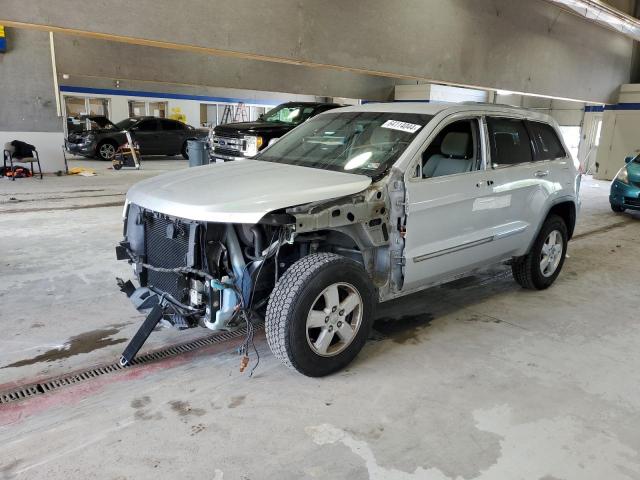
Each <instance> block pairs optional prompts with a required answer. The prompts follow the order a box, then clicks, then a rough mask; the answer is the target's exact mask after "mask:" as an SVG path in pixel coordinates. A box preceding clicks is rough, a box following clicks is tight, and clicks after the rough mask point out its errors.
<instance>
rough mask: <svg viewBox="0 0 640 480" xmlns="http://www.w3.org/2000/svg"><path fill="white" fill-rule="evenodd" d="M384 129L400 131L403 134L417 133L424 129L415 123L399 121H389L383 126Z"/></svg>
mask: <svg viewBox="0 0 640 480" xmlns="http://www.w3.org/2000/svg"><path fill="white" fill-rule="evenodd" d="M382 128H390V129H391V130H400V131H401V132H409V133H416V132H417V131H418V130H420V129H421V128H422V125H416V124H415V123H407V122H399V121H398V120H387V121H386V122H384V123H383V124H382Z"/></svg>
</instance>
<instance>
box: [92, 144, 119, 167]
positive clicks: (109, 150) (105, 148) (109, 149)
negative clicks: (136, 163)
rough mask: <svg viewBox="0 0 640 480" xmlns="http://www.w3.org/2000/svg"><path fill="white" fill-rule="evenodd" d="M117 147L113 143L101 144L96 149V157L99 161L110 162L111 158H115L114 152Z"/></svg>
mask: <svg viewBox="0 0 640 480" xmlns="http://www.w3.org/2000/svg"><path fill="white" fill-rule="evenodd" d="M117 148H118V146H117V145H116V144H115V143H113V142H109V141H107V142H102V143H100V144H99V145H98V147H97V148H96V156H97V157H98V159H100V160H104V161H107V162H111V161H112V160H113V157H115V156H116V150H117Z"/></svg>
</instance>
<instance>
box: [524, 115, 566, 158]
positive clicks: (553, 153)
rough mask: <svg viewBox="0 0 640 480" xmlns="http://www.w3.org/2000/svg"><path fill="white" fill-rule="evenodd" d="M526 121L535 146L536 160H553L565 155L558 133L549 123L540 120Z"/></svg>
mask: <svg viewBox="0 0 640 480" xmlns="http://www.w3.org/2000/svg"><path fill="white" fill-rule="evenodd" d="M527 123H528V125H529V131H530V132H531V137H532V139H533V144H534V146H535V159H536V160H554V159H556V158H564V157H566V156H567V153H566V152H565V151H564V148H563V147H562V142H561V141H560V139H559V138H558V134H557V133H556V131H555V130H554V129H553V127H552V126H551V125H549V124H546V123H542V122H527Z"/></svg>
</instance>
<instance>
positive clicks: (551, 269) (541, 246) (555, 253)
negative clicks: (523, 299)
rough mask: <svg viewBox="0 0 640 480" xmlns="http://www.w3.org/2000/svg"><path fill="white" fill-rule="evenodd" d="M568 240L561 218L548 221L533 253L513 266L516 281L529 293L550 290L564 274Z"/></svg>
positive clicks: (537, 239) (533, 248) (551, 218)
mask: <svg viewBox="0 0 640 480" xmlns="http://www.w3.org/2000/svg"><path fill="white" fill-rule="evenodd" d="M568 237H569V235H568V232H567V225H566V224H565V223H564V220H563V219H562V218H561V217H559V216H557V215H550V216H549V217H547V219H546V220H545V222H544V224H543V225H542V229H541V230H540V233H539V234H538V237H537V238H536V240H535V242H534V243H533V246H532V247H531V251H530V252H529V253H528V254H527V255H525V256H524V257H521V258H518V259H516V260H514V262H513V263H512V265H511V271H512V272H513V278H514V279H515V281H516V282H518V283H519V284H520V285H521V286H522V287H523V288H527V289H529V290H544V289H546V288H549V287H550V286H551V285H552V284H553V282H555V280H556V278H558V275H559V274H560V271H561V270H562V265H563V264H564V260H565V257H566V254H567V242H568Z"/></svg>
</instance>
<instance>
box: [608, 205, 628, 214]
mask: <svg viewBox="0 0 640 480" xmlns="http://www.w3.org/2000/svg"><path fill="white" fill-rule="evenodd" d="M611 210H613V211H614V212H616V213H624V211H625V210H626V208H624V207H621V206H620V205H614V204H613V203H612V204H611Z"/></svg>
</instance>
